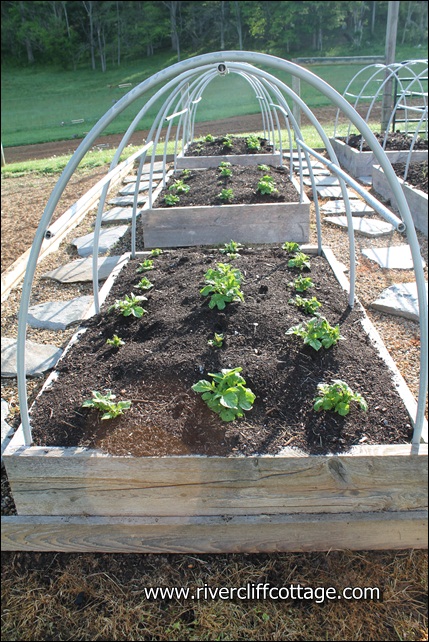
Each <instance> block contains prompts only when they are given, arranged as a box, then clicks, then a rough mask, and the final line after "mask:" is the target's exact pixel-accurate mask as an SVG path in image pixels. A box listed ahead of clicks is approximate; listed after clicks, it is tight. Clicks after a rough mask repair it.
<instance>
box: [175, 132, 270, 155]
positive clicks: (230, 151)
mask: <svg viewBox="0 0 429 642" xmlns="http://www.w3.org/2000/svg"><path fill="white" fill-rule="evenodd" d="M213 138H214V137H213ZM228 141H229V144H225V143H226V142H228ZM258 141H259V147H258V148H256V149H255V148H254V147H249V146H248V144H247V139H246V138H243V137H241V136H228V137H225V136H217V137H216V138H214V140H212V141H207V142H206V141H204V140H203V141H198V142H194V143H191V144H190V145H188V147H187V149H186V152H185V156H225V155H228V156H229V155H238V156H240V155H242V154H271V153H272V152H273V146H272V145H270V144H269V141H268V140H267V139H266V138H258Z"/></svg>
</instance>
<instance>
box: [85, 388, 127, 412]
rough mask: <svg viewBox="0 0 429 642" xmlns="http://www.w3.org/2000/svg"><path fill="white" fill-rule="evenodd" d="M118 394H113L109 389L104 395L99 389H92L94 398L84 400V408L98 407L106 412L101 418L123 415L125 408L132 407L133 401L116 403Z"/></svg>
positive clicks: (97, 408)
mask: <svg viewBox="0 0 429 642" xmlns="http://www.w3.org/2000/svg"><path fill="white" fill-rule="evenodd" d="M113 399H116V395H112V391H111V390H107V391H106V394H105V395H102V394H101V392H98V390H93V391H92V399H87V400H86V401H84V402H83V404H82V408H96V410H99V411H100V412H102V413H104V414H103V415H102V417H101V419H114V418H115V417H118V416H119V415H122V414H123V412H124V410H128V409H129V408H130V407H131V401H118V403H115V402H114V401H113Z"/></svg>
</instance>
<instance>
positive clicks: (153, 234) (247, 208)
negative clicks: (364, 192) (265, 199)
mask: <svg viewBox="0 0 429 642" xmlns="http://www.w3.org/2000/svg"><path fill="white" fill-rule="evenodd" d="M216 158H218V157H216ZM200 171H204V170H203V169H201V170H200ZM172 174H173V172H169V173H168V174H167V178H169V177H170V176H171V175H172ZM292 183H293V184H294V186H295V189H296V192H297V200H296V201H295V202H291V203H264V204H253V205H211V206H207V207H203V206H194V207H156V208H150V207H149V203H145V205H144V206H143V209H142V210H141V221H142V225H143V234H144V243H145V246H146V247H160V248H161V247H191V246H195V245H218V244H223V243H229V241H230V240H231V239H234V241H237V242H240V243H284V242H285V241H295V242H296V243H300V244H301V243H307V242H308V240H309V235H310V201H309V199H308V198H307V196H306V195H305V193H304V194H303V200H302V203H300V202H299V192H300V190H299V185H298V183H297V181H296V179H295V178H294V177H292ZM161 191H162V184H160V185H159V186H158V187H157V188H156V190H154V193H153V200H154V201H155V200H156V198H157V197H158V195H159V194H160V192H161Z"/></svg>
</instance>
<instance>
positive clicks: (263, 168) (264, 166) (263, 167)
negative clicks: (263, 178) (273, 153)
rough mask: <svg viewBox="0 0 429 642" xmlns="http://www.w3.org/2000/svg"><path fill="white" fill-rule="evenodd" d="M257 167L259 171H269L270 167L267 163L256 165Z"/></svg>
mask: <svg viewBox="0 0 429 642" xmlns="http://www.w3.org/2000/svg"><path fill="white" fill-rule="evenodd" d="M258 169H259V170H260V171H261V172H269V171H270V168H269V167H268V165H258Z"/></svg>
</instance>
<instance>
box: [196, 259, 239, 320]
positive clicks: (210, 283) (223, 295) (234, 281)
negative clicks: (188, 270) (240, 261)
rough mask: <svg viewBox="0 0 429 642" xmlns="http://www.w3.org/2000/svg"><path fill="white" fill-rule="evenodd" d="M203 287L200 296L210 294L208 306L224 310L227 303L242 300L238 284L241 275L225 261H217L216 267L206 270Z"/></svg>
mask: <svg viewBox="0 0 429 642" xmlns="http://www.w3.org/2000/svg"><path fill="white" fill-rule="evenodd" d="M204 279H205V282H206V285H205V287H203V288H202V290H200V294H201V295H202V296H210V301H209V308H211V309H213V308H215V307H217V308H218V310H224V309H225V307H226V304H227V303H231V302H232V301H244V295H243V292H242V291H241V288H240V285H241V282H242V280H243V275H242V274H241V272H240V270H237V269H234V268H232V267H231V265H229V264H226V263H218V264H217V266H216V269H213V268H211V269H210V270H207V272H206V274H205V275H204Z"/></svg>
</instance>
